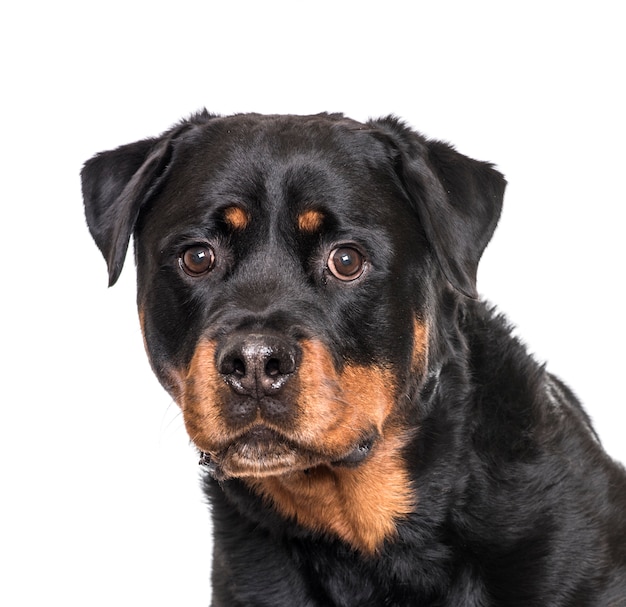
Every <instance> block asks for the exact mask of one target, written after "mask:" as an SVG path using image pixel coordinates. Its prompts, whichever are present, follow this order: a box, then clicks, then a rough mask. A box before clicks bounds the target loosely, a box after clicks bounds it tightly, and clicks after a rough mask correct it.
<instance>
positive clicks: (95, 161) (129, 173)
mask: <svg viewBox="0 0 626 607" xmlns="http://www.w3.org/2000/svg"><path fill="white" fill-rule="evenodd" d="M171 141H172V137H171V136H164V137H162V138H160V139H146V140H144V141H138V142H136V143H131V144H129V145H124V146H122V147H119V148H117V149H116V150H111V151H109V152H102V153H100V154H97V155H96V156H94V157H93V158H91V159H90V160H88V161H87V162H86V163H85V166H84V167H83V170H82V171H81V180H82V189H83V201H84V204H85V216H86V218H87V225H88V226H89V231H90V232H91V235H92V236H93V238H94V240H95V241H96V244H97V245H98V248H99V249H100V251H101V252H102V254H103V255H104V258H105V260H106V262H107V266H108V270H109V286H112V285H114V284H115V282H116V281H117V279H118V278H119V275H120V272H121V271H122V266H123V265H124V259H125V257H126V251H127V250H128V243H129V241H130V235H131V234H132V232H133V229H134V227H135V223H136V221H137V217H138V216H139V211H140V209H141V206H142V204H143V203H144V202H145V200H147V199H148V197H149V196H150V194H151V193H152V191H154V188H155V186H156V185H157V183H158V182H159V178H160V177H162V175H163V173H164V171H165V168H166V166H167V163H168V162H169V159H170V157H171Z"/></svg>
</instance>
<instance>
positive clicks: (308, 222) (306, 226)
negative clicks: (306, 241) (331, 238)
mask: <svg viewBox="0 0 626 607" xmlns="http://www.w3.org/2000/svg"><path fill="white" fill-rule="evenodd" d="M323 222H324V213H322V212H321V211H317V210H315V209H309V210H308V211H304V212H302V213H300V215H298V228H300V230H301V231H302V232H309V233H311V232H316V231H317V230H319V229H320V228H321V227H322V223H323Z"/></svg>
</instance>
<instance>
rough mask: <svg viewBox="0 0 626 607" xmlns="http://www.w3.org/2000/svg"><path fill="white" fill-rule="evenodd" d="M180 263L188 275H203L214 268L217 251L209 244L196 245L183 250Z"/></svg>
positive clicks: (179, 259)
mask: <svg viewBox="0 0 626 607" xmlns="http://www.w3.org/2000/svg"><path fill="white" fill-rule="evenodd" d="M178 265H179V266H180V267H181V269H182V271H183V272H185V274H187V275H188V276H193V277H196V276H202V275H203V274H207V273H208V272H210V271H211V270H212V269H213V266H214V265H215V253H214V251H213V249H212V248H211V247H209V246H208V245H194V246H192V247H189V248H188V249H185V251H183V253H182V255H181V256H180V257H179V258H178Z"/></svg>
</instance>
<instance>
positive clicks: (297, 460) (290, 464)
mask: <svg viewBox="0 0 626 607" xmlns="http://www.w3.org/2000/svg"><path fill="white" fill-rule="evenodd" d="M373 443H374V439H373V438H369V439H367V440H364V441H361V442H359V443H358V444H357V445H354V446H353V447H351V448H350V449H348V450H347V451H346V453H345V454H344V455H342V456H341V457H336V456H335V457H329V456H327V455H323V454H319V453H314V452H312V451H309V450H307V449H303V448H299V447H298V446H297V445H296V444H294V443H292V442H290V441H289V440H286V439H284V438H282V437H280V436H279V435H278V434H276V433H274V432H273V431H269V430H265V429H263V430H258V429H255V430H253V431H251V432H249V433H247V434H246V435H244V436H242V437H240V438H239V439H237V440H236V441H234V442H232V443H231V444H230V445H228V446H227V447H226V448H225V449H222V450H221V451H219V452H210V453H209V452H206V451H200V462H199V463H200V465H202V466H204V467H205V468H206V469H207V471H208V472H209V474H211V476H213V477H214V478H215V479H217V480H227V479H230V478H263V477H268V476H282V475H285V474H292V473H294V472H302V471H306V470H310V469H311V468H315V467H317V466H322V465H325V466H350V467H353V466H358V465H359V464H360V463H361V462H363V461H364V460H365V459H367V457H368V456H369V454H370V451H371V449H372V446H373Z"/></svg>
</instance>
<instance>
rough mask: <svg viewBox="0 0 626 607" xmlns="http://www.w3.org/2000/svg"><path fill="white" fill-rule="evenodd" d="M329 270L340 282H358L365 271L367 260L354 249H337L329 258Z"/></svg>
mask: <svg viewBox="0 0 626 607" xmlns="http://www.w3.org/2000/svg"><path fill="white" fill-rule="evenodd" d="M328 269H329V270H330V272H331V274H332V275H333V276H334V277H335V278H338V279H339V280H344V281H350V280H356V279H357V278H358V277H359V276H361V274H363V270H364V269H365V258H364V257H363V255H362V254H361V253H360V252H359V251H357V250H356V249H355V248H353V247H347V246H343V247H337V248H336V249H333V251H332V252H331V254H330V257H329V258H328Z"/></svg>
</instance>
